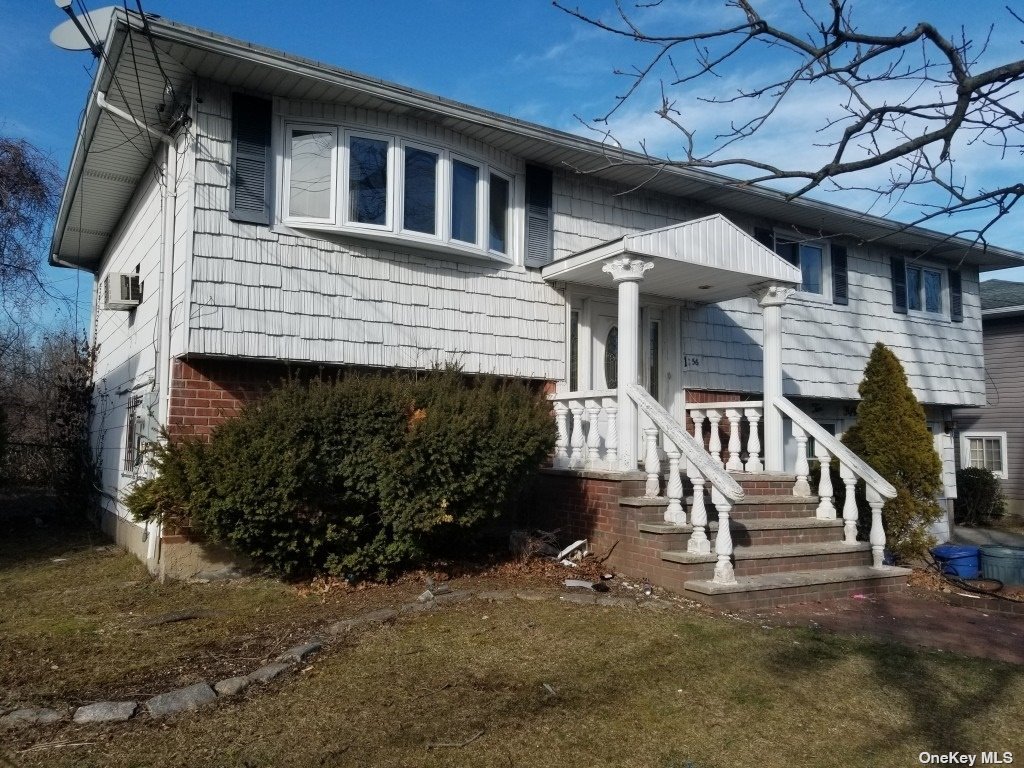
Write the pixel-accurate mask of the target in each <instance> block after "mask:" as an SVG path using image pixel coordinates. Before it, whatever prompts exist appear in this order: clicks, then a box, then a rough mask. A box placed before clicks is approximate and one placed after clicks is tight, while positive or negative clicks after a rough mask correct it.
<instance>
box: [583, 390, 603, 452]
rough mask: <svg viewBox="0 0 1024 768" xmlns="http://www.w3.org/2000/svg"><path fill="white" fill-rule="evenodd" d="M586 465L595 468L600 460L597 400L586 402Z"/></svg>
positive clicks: (598, 407)
mask: <svg viewBox="0 0 1024 768" xmlns="http://www.w3.org/2000/svg"><path fill="white" fill-rule="evenodd" d="M586 410H587V464H588V466H591V467H594V466H597V463H598V462H599V461H600V460H601V429H600V427H599V426H598V419H599V418H600V417H601V405H600V404H599V403H598V402H597V400H587V404H586Z"/></svg>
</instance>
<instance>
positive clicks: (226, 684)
mask: <svg viewBox="0 0 1024 768" xmlns="http://www.w3.org/2000/svg"><path fill="white" fill-rule="evenodd" d="M250 683H252V680H250V679H249V678H248V677H228V678H225V679H224V680H221V681H219V682H218V683H216V684H215V685H214V686H213V690H214V691H215V692H216V693H217V695H218V696H237V695H238V694H240V693H241V692H242V691H244V690H245V689H246V688H248V687H249V684H250Z"/></svg>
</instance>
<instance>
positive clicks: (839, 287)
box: [832, 245, 850, 304]
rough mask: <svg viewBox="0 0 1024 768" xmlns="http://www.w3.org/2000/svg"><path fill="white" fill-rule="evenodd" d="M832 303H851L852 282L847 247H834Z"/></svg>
mask: <svg viewBox="0 0 1024 768" xmlns="http://www.w3.org/2000/svg"><path fill="white" fill-rule="evenodd" d="M832 303H833V304H849V303H850V281H849V279H848V275H847V270H846V246H845V245H833V246H832Z"/></svg>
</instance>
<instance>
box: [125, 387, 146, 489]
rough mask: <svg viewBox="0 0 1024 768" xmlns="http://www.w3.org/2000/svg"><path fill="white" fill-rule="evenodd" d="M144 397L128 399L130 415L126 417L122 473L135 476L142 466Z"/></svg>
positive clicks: (138, 396) (137, 396) (135, 396)
mask: <svg viewBox="0 0 1024 768" xmlns="http://www.w3.org/2000/svg"><path fill="white" fill-rule="evenodd" d="M142 421H143V418H142V395H134V396H132V397H130V398H129V399H128V415H127V416H126V417H125V430H124V466H123V467H122V471H124V472H129V473H132V474H134V473H135V472H138V470H139V466H140V465H141V464H142V448H143V445H142V433H143V424H142Z"/></svg>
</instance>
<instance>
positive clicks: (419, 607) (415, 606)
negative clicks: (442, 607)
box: [398, 600, 436, 613]
mask: <svg viewBox="0 0 1024 768" xmlns="http://www.w3.org/2000/svg"><path fill="white" fill-rule="evenodd" d="M435 607H436V606H435V604H434V601H433V600H431V601H430V602H427V603H406V604H405V605H403V606H401V607H400V608H399V609H398V610H400V611H401V612H402V613H422V612H423V611H432V610H434V608H435Z"/></svg>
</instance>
